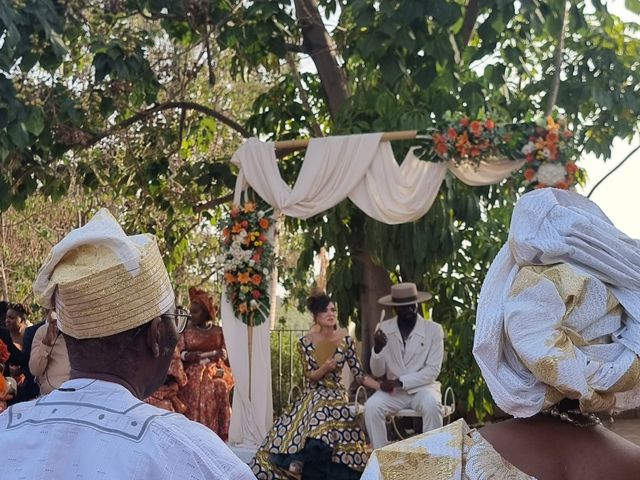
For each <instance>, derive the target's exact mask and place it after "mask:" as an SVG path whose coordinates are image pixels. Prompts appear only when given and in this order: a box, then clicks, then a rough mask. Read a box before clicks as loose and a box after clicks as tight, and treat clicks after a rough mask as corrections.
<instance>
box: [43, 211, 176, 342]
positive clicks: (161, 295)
mask: <svg viewBox="0 0 640 480" xmlns="http://www.w3.org/2000/svg"><path fill="white" fill-rule="evenodd" d="M33 291H34V293H35V295H36V299H37V300H38V301H39V303H40V304H41V305H42V306H43V307H45V308H54V309H55V310H56V312H57V314H58V328H60V330H61V331H62V332H64V333H66V334H67V335H70V336H72V337H74V338H78V339H84V338H97V337H105V336H108V335H115V334H116V333H120V332H124V331H126V330H130V329H132V328H135V327H137V326H139V325H143V324H145V323H147V322H149V321H151V320H152V319H153V318H154V317H156V316H158V315H160V314H162V313H164V312H166V311H167V310H169V309H170V308H171V306H172V305H173V304H174V292H173V288H172V287H171V283H170V281H169V275H168V274H167V270H166V268H165V266H164V263H163V262H162V257H161V255H160V251H159V249H158V244H157V241H156V238H155V237H154V236H153V235H149V234H142V235H132V236H127V235H126V234H125V233H124V231H123V230H122V228H121V227H120V225H119V224H118V222H117V221H116V219H115V218H113V216H112V215H111V213H109V211H108V210H107V209H105V208H103V209H101V210H100V211H98V212H97V213H96V214H95V216H94V217H93V218H92V219H91V220H90V221H89V222H88V223H87V224H86V225H84V226H83V227H81V228H78V229H75V230H72V231H71V232H69V234H67V236H66V237H64V238H63V239H62V240H61V241H60V243H58V244H57V245H55V246H54V247H53V248H52V250H51V252H50V253H49V255H48V257H47V259H46V260H45V262H44V264H43V266H42V268H41V269H40V272H39V273H38V276H37V278H36V280H35V282H34V284H33Z"/></svg>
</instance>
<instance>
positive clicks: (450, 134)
mask: <svg viewBox="0 0 640 480" xmlns="http://www.w3.org/2000/svg"><path fill="white" fill-rule="evenodd" d="M457 136H458V132H456V129H455V128H453V127H449V130H447V137H449V138H450V139H451V140H455V139H456V137H457Z"/></svg>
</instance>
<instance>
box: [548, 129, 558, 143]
mask: <svg viewBox="0 0 640 480" xmlns="http://www.w3.org/2000/svg"><path fill="white" fill-rule="evenodd" d="M559 139H560V137H559V136H558V132H556V131H555V130H551V131H550V132H549V133H547V142H553V143H557V141H558V140H559Z"/></svg>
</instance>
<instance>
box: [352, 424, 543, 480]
mask: <svg viewBox="0 0 640 480" xmlns="http://www.w3.org/2000/svg"><path fill="white" fill-rule="evenodd" d="M485 479H501V480H532V479H533V480H535V477H531V476H529V475H527V474H525V473H523V472H521V471H520V470H518V469H517V468H516V467H514V466H513V465H511V464H510V463H509V462H507V461H506V460H505V459H504V458H502V457H501V456H500V454H499V453H498V452H496V451H495V450H494V449H493V447H492V446H491V444H490V443H489V442H487V441H486V440H485V439H484V438H482V436H481V435H480V433H479V432H478V431H477V430H475V429H470V428H469V427H468V426H467V424H466V423H465V421H464V420H462V419H460V420H457V421H455V422H453V423H451V424H449V425H446V426H444V427H442V428H439V429H437V430H432V431H430V432H427V433H424V434H422V435H418V436H415V437H411V438H409V439H407V440H402V441H400V442H396V443H392V444H391V445H387V446H386V447H383V448H380V449H378V450H375V451H374V452H373V454H372V455H371V458H370V459H369V463H368V464H367V468H366V469H365V471H364V473H363V474H362V477H361V480H485Z"/></svg>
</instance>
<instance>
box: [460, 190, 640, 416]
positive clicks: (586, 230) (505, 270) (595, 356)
mask: <svg viewBox="0 0 640 480" xmlns="http://www.w3.org/2000/svg"><path fill="white" fill-rule="evenodd" d="M473 353H474V356H475V358H476V361H477V362H478V365H479V366H480V369H481V370H482V375H483V377H484V379H485V380H486V382H487V385H488V387H489V390H490V391H491V394H492V396H493V398H494V400H495V402H496V403H497V405H498V406H499V407H500V408H501V409H503V410H504V411H506V412H507V413H509V414H511V415H514V416H516V417H529V416H532V415H534V414H536V413H537V412H539V411H541V410H543V409H545V408H548V407H549V406H551V405H552V404H553V403H556V402H557V401H559V400H560V399H562V398H571V399H577V400H579V401H580V408H581V409H582V410H583V411H602V410H609V409H612V408H614V409H616V410H625V409H629V408H635V407H637V406H638V405H640V360H639V359H638V355H640V242H638V241H637V240H633V239H631V238H629V237H627V236H626V235H625V234H624V233H622V232H621V231H619V230H618V229H616V228H615V227H614V226H613V224H612V223H611V221H610V220H609V219H608V218H607V217H606V215H605V214H604V213H603V212H602V211H601V210H600V208H598V206H597V205H595V204H594V203H593V202H591V201H590V200H588V199H587V198H585V197H583V196H581V195H579V194H577V193H573V192H567V191H564V190H557V189H551V188H545V189H540V190H536V191H534V192H530V193H527V194H526V195H524V196H523V197H522V198H520V200H519V201H518V203H517V204H516V207H515V209H514V212H513V217H512V219H511V228H510V231H509V239H508V241H507V243H506V244H505V245H504V246H503V247H502V249H501V250H500V252H499V253H498V255H497V256H496V258H495V259H494V261H493V263H492V265H491V268H490V269H489V271H488V273H487V277H486V279H485V281H484V284H483V285H482V290H481V292H480V299H479V302H478V311H477V320H476V331H475V339H474V347H473Z"/></svg>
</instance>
